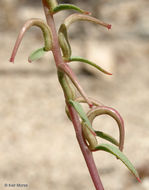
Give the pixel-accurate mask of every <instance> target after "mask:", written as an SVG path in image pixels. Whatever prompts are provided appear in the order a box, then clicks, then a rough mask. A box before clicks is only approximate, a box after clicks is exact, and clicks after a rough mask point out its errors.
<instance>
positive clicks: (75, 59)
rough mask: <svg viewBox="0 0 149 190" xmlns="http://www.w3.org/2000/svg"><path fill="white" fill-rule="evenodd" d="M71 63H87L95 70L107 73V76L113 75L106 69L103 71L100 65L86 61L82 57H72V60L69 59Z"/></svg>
mask: <svg viewBox="0 0 149 190" xmlns="http://www.w3.org/2000/svg"><path fill="white" fill-rule="evenodd" d="M69 61H70V62H71V61H79V62H83V63H87V64H89V65H91V66H93V67H95V68H96V69H98V70H99V71H101V72H103V73H105V74H107V75H111V73H109V72H108V71H106V70H104V69H103V68H102V67H100V66H99V65H97V64H95V63H93V62H92V61H89V60H87V59H84V58H82V57H70V58H69Z"/></svg>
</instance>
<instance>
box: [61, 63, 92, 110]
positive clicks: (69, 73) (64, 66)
mask: <svg viewBox="0 0 149 190" xmlns="http://www.w3.org/2000/svg"><path fill="white" fill-rule="evenodd" d="M58 71H60V72H63V73H65V74H66V75H67V76H68V77H69V79H70V80H71V82H72V83H73V84H74V86H75V87H76V88H77V90H78V91H79V93H80V94H81V95H82V97H83V98H84V99H85V101H86V103H87V104H88V105H89V107H90V108H91V107H92V106H93V104H92V102H91V101H90V100H89V98H88V96H87V95H86V93H85V92H84V90H83V88H82V87H81V86H80V84H79V82H78V80H77V78H76V76H75V74H74V73H73V72H72V70H71V69H70V67H69V66H68V65H67V64H66V63H65V64H59V65H58Z"/></svg>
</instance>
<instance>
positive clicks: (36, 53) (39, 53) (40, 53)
mask: <svg viewBox="0 0 149 190" xmlns="http://www.w3.org/2000/svg"><path fill="white" fill-rule="evenodd" d="M44 54H45V50H44V48H39V49H37V50H36V51H34V52H33V53H32V54H31V55H30V56H29V58H28V62H30V63H31V62H33V61H35V60H38V59H39V58H41V57H42V56H44Z"/></svg>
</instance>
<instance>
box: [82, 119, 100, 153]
mask: <svg viewBox="0 0 149 190" xmlns="http://www.w3.org/2000/svg"><path fill="white" fill-rule="evenodd" d="M82 131H83V136H84V138H85V140H87V142H88V144H89V149H90V150H95V148H96V147H97V146H98V141H97V139H96V137H95V135H93V133H91V131H90V130H89V128H88V127H87V126H86V124H85V123H84V122H82Z"/></svg>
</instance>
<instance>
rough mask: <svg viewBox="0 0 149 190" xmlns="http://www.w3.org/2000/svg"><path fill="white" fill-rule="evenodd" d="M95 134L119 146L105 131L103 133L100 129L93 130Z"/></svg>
mask: <svg viewBox="0 0 149 190" xmlns="http://www.w3.org/2000/svg"><path fill="white" fill-rule="evenodd" d="M95 133H96V135H97V136H98V137H100V138H102V139H105V140H107V141H109V142H111V143H113V144H115V145H116V146H119V143H118V141H117V140H116V139H115V138H113V137H112V136H111V135H108V134H107V133H103V132H101V131H95Z"/></svg>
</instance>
